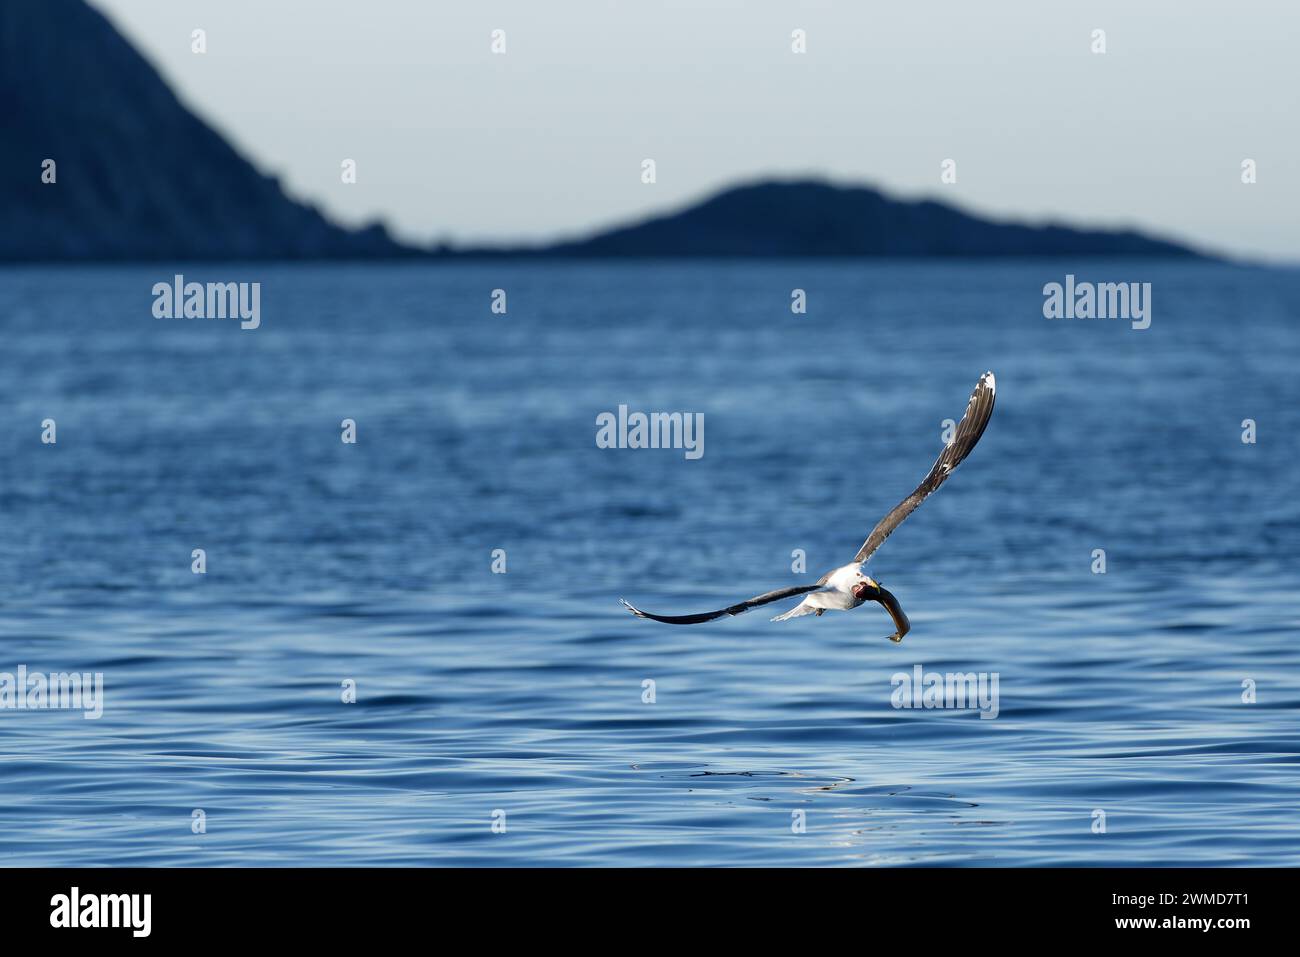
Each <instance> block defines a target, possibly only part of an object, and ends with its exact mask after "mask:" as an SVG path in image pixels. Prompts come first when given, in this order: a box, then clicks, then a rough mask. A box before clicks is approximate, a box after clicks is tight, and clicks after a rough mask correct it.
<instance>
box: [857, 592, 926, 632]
mask: <svg viewBox="0 0 1300 957" xmlns="http://www.w3.org/2000/svg"><path fill="white" fill-rule="evenodd" d="M853 597H854V598H856V599H858V600H859V601H874V602H878V603H879V604H880V605H881V607H883V608H884V609H885V611H887V612H889V617H890V618H892V619H893V620H894V628H895V629H896V630H895V631H894V633H893V634H892V635H890V636H889V640H890V641H902V640H903V636H904V635H905V634H907V633H908V632H909V631H911V630H912V623H911V622H910V621H908V620H907V615H906V614H904V613H903V606H902V605H900V604H899V603H898V599H897V598H895V597H894V595H893V592H891V591H889V590H888V589H886V588H882V587H881V586H880V584H879V583H878V582H873V581H871V580H870V579H868V580H866V581H864V582H858V583H857V584H856V585H854V586H853Z"/></svg>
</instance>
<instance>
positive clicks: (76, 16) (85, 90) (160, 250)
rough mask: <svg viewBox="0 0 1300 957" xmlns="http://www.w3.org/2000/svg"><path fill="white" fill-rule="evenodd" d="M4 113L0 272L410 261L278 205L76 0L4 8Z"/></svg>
mask: <svg viewBox="0 0 1300 957" xmlns="http://www.w3.org/2000/svg"><path fill="white" fill-rule="evenodd" d="M0 104H3V107H0V109H3V112H4V118H3V120H2V121H0V128H2V129H3V148H0V209H2V210H3V218H2V219H0V260H70V259H77V260H83V259H93V260H127V259H143V260H157V259H167V260H175V259H261V258H283V259H298V258H317V257H320V258H329V257H343V256H395V255H401V254H403V253H405V252H407V250H405V248H404V247H402V246H400V245H398V244H397V243H395V242H393V240H391V239H390V238H389V237H388V234H387V233H386V232H385V231H384V229H383V228H382V227H380V226H375V227H371V228H369V229H366V230H361V231H349V230H346V229H342V228H340V227H338V226H336V225H334V224H332V223H330V222H329V221H328V220H326V219H325V218H324V217H323V216H321V214H320V213H319V212H318V211H317V210H315V209H313V208H312V207H310V206H306V205H303V204H301V203H296V202H293V201H292V200H290V199H288V198H287V197H286V196H285V195H284V192H283V191H282V190H281V189H280V186H279V184H278V183H277V182H276V181H275V180H274V179H272V178H270V177H267V176H264V175H262V174H261V173H259V172H258V171H257V170H256V169H254V168H253V166H252V165H251V164H250V163H248V161H246V160H245V159H244V158H243V157H241V156H240V155H239V154H238V153H236V152H235V150H234V149H232V148H231V146H230V145H229V144H228V143H226V141H225V140H224V139H222V137H221V136H220V135H219V134H218V133H216V132H215V131H214V130H213V129H212V128H211V127H210V126H208V125H207V124H206V123H204V122H203V121H202V120H200V119H198V118H197V117H196V116H194V114H192V113H191V112H189V110H187V109H186V108H185V107H184V106H183V105H181V103H180V102H179V101H178V100H177V99H176V97H175V96H174V95H173V94H172V92H171V90H170V89H168V87H167V85H166V83H164V82H163V80H162V78H161V77H160V76H159V75H158V73H157V71H156V70H154V68H153V67H152V66H151V65H150V64H149V63H148V62H147V61H146V60H145V59H144V58H143V57H142V56H140V54H138V53H137V52H136V51H135V50H134V49H133V48H132V47H131V45H130V44H129V43H127V41H126V40H125V39H124V38H123V37H122V35H121V34H120V33H118V32H117V30H116V29H115V28H114V27H113V26H112V24H110V23H109V22H108V21H107V20H106V19H105V18H104V17H103V16H102V15H101V14H100V13H99V12H98V11H96V10H94V9H92V8H91V7H89V6H87V5H86V4H85V3H84V2H83V0H4V2H0ZM46 159H52V160H54V161H55V163H56V164H57V166H56V167H55V170H56V176H57V179H56V182H55V183H54V184H52V185H50V184H45V183H42V182H41V172H42V163H43V162H44V161H45V160H46Z"/></svg>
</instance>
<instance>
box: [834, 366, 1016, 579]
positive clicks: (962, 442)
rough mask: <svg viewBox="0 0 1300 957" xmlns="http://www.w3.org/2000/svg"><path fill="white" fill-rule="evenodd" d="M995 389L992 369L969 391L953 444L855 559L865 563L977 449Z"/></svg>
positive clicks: (863, 546)
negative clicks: (972, 451) (972, 390)
mask: <svg viewBox="0 0 1300 957" xmlns="http://www.w3.org/2000/svg"><path fill="white" fill-rule="evenodd" d="M996 388H997V383H996V381H995V380H994V378H993V373H992V372H986V373H984V374H983V375H982V376H980V381H979V382H978V383H977V384H976V386H975V391H974V392H972V393H971V394H970V401H969V402H968V403H966V413H965V414H964V415H963V416H962V417H961V421H960V422H958V423H957V432H956V434H954V435H953V437H952V443H951V444H950V445H948V446H947V447H946V448H944V450H943V452H942V453H940V455H939V459H938V461H937V462H935V463H934V468H932V469H930V474H929V475H927V476H926V477H925V478H924V479H923V480H922V481H921V484H920V485H918V486H917V487H916V490H915V491H913V492H912V494H911V495H909V496H907V498H905V499H903V500H902V501H901V502H899V503H898V504H897V505H895V506H894V508H893V510H891V511H890V513H889V514H888V515H886V516H885V517H884V518H882V519H881V520H880V522H879V523H878V524H877V525H876V527H875V528H874V529H872V532H871V534H870V535H869V536H867V540H866V541H865V542H863V544H862V547H861V548H860V549H858V554H857V555H856V556H855V557H854V559H853V560H854V561H855V562H865V561H866V560H867V559H868V558H870V557H871V553H872V552H874V551H875V550H876V549H877V548H879V547H880V543H881V542H883V541H884V540H885V539H886V538H888V537H889V533H890V532H892V531H893V530H894V529H896V528H898V526H899V525H901V524H902V523H903V519H905V518H907V516H909V515H911V514H912V513H913V512H914V511H916V507H917V506H918V505H920V504H921V503H922V502H924V501H925V497H926V496H927V495H929V494H930V493H931V492H933V491H934V490H935V489H937V488H938V487H939V486H940V485H942V484H943V483H944V481H945V480H946V479H947V478H948V476H949V475H951V474H952V470H953V469H955V468H956V467H957V466H958V464H960V462H961V460H962V459H964V458H965V457H966V456H968V455H970V450H971V449H973V448H975V443H976V442H978V441H979V440H980V436H981V435H983V434H984V427H985V426H986V425H988V424H989V416H991V415H992V414H993V395H994V392H995V390H996Z"/></svg>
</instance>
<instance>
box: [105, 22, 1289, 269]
mask: <svg viewBox="0 0 1300 957" xmlns="http://www.w3.org/2000/svg"><path fill="white" fill-rule="evenodd" d="M93 2H94V5H95V6H97V7H98V8H100V9H101V10H103V11H104V12H106V13H108V14H109V15H110V16H111V18H112V19H113V20H114V22H115V23H116V24H117V25H118V26H119V28H121V29H122V30H123V31H124V32H125V33H126V34H127V36H128V37H129V38H130V39H132V40H133V42H135V43H136V45H137V46H139V47H141V48H142V49H143V50H144V52H145V53H146V55H148V56H149V58H150V59H151V60H152V61H153V63H154V64H155V65H156V66H158V67H159V68H160V69H161V70H162V72H163V74H164V76H165V77H167V78H168V79H169V80H170V81H171V82H172V83H173V85H174V86H175V87H176V88H177V90H178V92H179V93H180V95H181V97H182V99H183V100H184V101H185V102H186V103H187V104H189V105H190V106H191V107H192V108H195V109H196V110H197V111H198V112H199V113H200V114H201V115H202V116H203V117H204V118H205V119H207V120H208V121H209V122H211V123H213V124H214V125H215V126H216V127H217V128H218V129H219V130H221V131H222V132H223V133H225V134H226V135H228V136H229V137H230V138H231V139H232V140H233V141H234V143H235V145H236V146H237V147H238V148H239V149H240V150H241V151H242V152H244V153H245V155H247V156H248V157H249V158H250V159H252V160H253V161H254V162H255V163H256V164H257V165H258V166H259V167H260V168H261V169H263V170H264V171H266V172H269V173H273V174H275V175H278V176H280V177H281V178H282V181H283V182H284V183H285V185H286V187H287V188H288V189H289V191H290V192H291V193H292V194H293V195H295V196H297V197H300V198H306V199H310V200H312V201H314V202H316V203H318V204H320V205H321V206H322V207H324V208H325V209H326V210H327V211H328V212H329V213H330V214H332V215H333V216H334V217H335V218H337V219H339V220H341V221H344V222H347V223H359V222H362V221H365V220H369V219H373V218H382V219H384V220H385V221H386V222H388V224H389V225H390V226H391V227H392V228H393V229H394V230H395V231H396V232H397V233H398V234H399V235H401V236H404V237H407V238H413V239H417V240H421V241H427V240H430V239H433V238H437V237H450V238H454V239H456V240H458V241H464V240H483V239H489V240H491V239H495V240H505V239H519V238H542V237H550V236H555V235H562V234H574V233H581V232H584V231H587V230H589V229H591V228H593V227H596V226H600V225H606V224H610V223H613V222H620V221H624V220H627V219H629V218H636V217H638V216H640V215H643V214H645V213H648V212H652V211H661V210H666V209H670V208H673V207H676V206H680V205H682V204H684V203H687V202H689V201H691V200H694V199H696V198H698V197H700V196H702V195H704V194H706V193H708V192H710V191H712V190H714V189H716V188H719V187H721V186H724V185H727V184H730V183H733V182H735V181H737V180H742V179H752V178H755V177H758V176H766V175H782V176H789V175H799V174H808V173H814V174H820V175H825V176H828V177H830V178H833V179H836V180H840V181H864V182H870V183H874V184H876V185H879V186H882V187H884V188H886V189H887V190H890V191H892V192H894V193H896V194H900V195H906V196H918V195H925V194H929V195H933V196H936V197H940V198H945V199H949V200H951V201H953V202H956V203H959V204H961V205H963V206H966V207H967V208H970V209H972V210H975V211H979V212H985V213H991V214H994V215H997V216H1008V217H1009V216H1016V217H1026V218H1031V219H1042V218H1046V217H1060V218H1066V219H1068V220H1071V221H1075V222H1079V223H1086V224H1104V225H1114V224H1132V225H1138V226H1141V227H1145V228H1147V229H1151V230H1155V231H1158V232H1161V233H1167V234H1171V235H1173V236H1175V237H1180V238H1186V239H1190V240H1194V241H1196V242H1198V243H1200V244H1203V245H1205V246H1207V247H1211V248H1215V249H1221V250H1226V251H1230V252H1237V253H1254V254H1261V255H1265V256H1267V257H1269V258H1284V259H1291V260H1300V110H1297V105H1298V100H1300V82H1298V79H1300V68H1298V67H1297V66H1296V55H1295V52H1294V44H1295V40H1296V37H1297V36H1300V4H1297V3H1295V2H1293V0H1232V2H1227V0H1220V2H1216V3H1211V2H1198V0H1177V2H1175V0H1125V2H1096V0H1091V2H1069V0H999V2H993V3H975V2H971V0H931V2H926V0H907V2H896V3H867V2H864V0H855V2H848V0H842V2H802V3H794V2H739V0H733V2H726V0H653V2H646V3H635V2H633V0H552V2H542V0H355V2H354V0H311V2H308V0H184V2H178V0H93ZM199 27H201V28H203V29H204V30H206V31H207V43H208V51H207V53H206V54H204V55H201V56H200V55H195V54H194V53H192V52H191V51H190V42H191V41H190V34H191V31H192V30H194V29H195V28H199ZM796 28H798V29H802V30H805V31H806V33H807V48H808V52H807V53H806V54H803V55H796V54H794V53H792V52H791V48H790V45H791V31H793V30H795V29H796ZM495 29H501V30H504V31H505V35H506V51H507V52H506V53H505V54H504V55H494V54H493V53H492V52H491V50H490V42H491V33H492V31H493V30H495ZM1094 29H1103V30H1105V39H1106V53H1105V54H1100V55H1099V54H1094V53H1092V52H1091V49H1090V47H1091V44H1092V31H1093V30H1094ZM647 157H649V158H653V159H654V160H655V161H656V164H657V174H658V181H657V182H656V183H655V184H654V185H644V184H643V183H642V182H641V177H640V173H641V161H642V160H643V159H645V158H647ZM950 157H951V158H953V159H955V160H956V161H957V182H956V184H954V185H941V183H940V180H939V175H940V164H941V162H942V161H943V160H944V159H946V158H950ZM344 158H352V159H355V160H356V161H357V163H358V182H357V184H355V185H344V184H343V183H341V182H340V175H339V173H340V165H339V164H340V163H341V162H342V160H343V159H344ZM1246 158H1250V159H1253V160H1255V161H1256V163H1257V164H1258V182H1257V183H1256V184H1254V185H1250V186H1246V185H1243V184H1242V182H1241V163H1242V160H1243V159H1246Z"/></svg>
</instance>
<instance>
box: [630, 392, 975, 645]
mask: <svg viewBox="0 0 1300 957" xmlns="http://www.w3.org/2000/svg"><path fill="white" fill-rule="evenodd" d="M996 390H997V382H996V380H995V379H994V378H993V373H992V372H985V373H984V374H983V375H982V376H980V380H979V382H978V383H976V385H975V391H974V392H972V393H971V394H970V401H969V402H967V403H966V411H965V413H963V414H962V417H961V421H960V422H958V423H957V429H956V431H955V432H954V433H953V437H952V441H951V442H949V443H948V444H947V445H946V446H944V449H943V451H942V452H940V453H939V458H938V460H937V461H936V462H935V463H934V467H933V468H931V469H930V472H929V474H927V475H926V477H925V478H924V479H922V480H921V484H920V485H918V486H917V487H916V488H915V489H914V490H913V491H912V494H911V495H909V496H907V498H905V499H903V500H902V501H901V502H899V503H898V504H897V505H895V506H894V507H893V508H892V509H891V510H890V512H889V514H888V515H886V516H885V517H884V518H882V519H881V520H880V521H879V522H878V523H877V524H876V527H875V528H874V529H872V531H871V534H870V535H868V536H867V540H866V541H865V542H864V543H863V544H862V547H861V548H860V549H858V553H857V554H856V555H855V556H853V561H851V562H849V563H848V564H847V565H841V566H840V567H839V568H835V569H832V570H831V571H829V572H827V573H826V574H825V575H823V576H822V577H821V578H820V579H818V580H817V583H816V584H814V585H795V586H793V587H791V588H778V589H777V590H776V591H770V592H767V593H766V594H763V595H757V596H755V597H753V598H750V599H748V600H747V601H742V602H740V603H739V604H736V605H730V606H729V607H727V608H720V609H718V610H717V611H706V612H702V613H700V614H698V615H653V614H651V613H650V612H648V611H642V610H641V609H640V608H636V607H634V606H633V605H631V604H630V603H629V602H627V601H626V600H625V599H622V598H620V599H619V601H621V602H623V605H624V606H625V607H626V608H627V610H628V611H630V612H631V613H632V614H634V615H636V616H637V617H638V618H649V619H650V620H652V621H662V622H666V623H668V624H670V625H698V624H701V623H702V622H706V621H714V620H716V619H718V618H723V617H726V616H728V615H730V616H733V617H734V616H735V615H743V614H744V613H745V612H747V611H749V609H751V608H758V607H759V606H760V605H768V604H771V603H772V602H774V601H781V600H782V599H783V598H793V597H794V596H796V595H803V596H804V599H803V601H801V602H800V603H799V604H798V605H796V606H795V607H793V608H791V609H790V610H789V611H787V612H786V613H785V614H784V615H777V616H776V617H775V618H773V619H772V621H786V620H788V619H790V618H799V617H801V616H803V615H822V614H824V613H825V612H827V611H830V610H835V611H849V610H851V609H853V608H857V607H858V606H859V605H861V604H862V603H863V602H867V601H874V602H877V603H879V604H880V605H881V607H883V608H884V609H885V610H886V611H887V612H889V617H890V618H892V619H893V621H894V628H895V631H894V633H893V634H892V635H890V636H889V640H890V641H902V640H903V636H904V635H905V634H907V633H908V632H909V631H911V630H912V624H911V622H909V621H908V620H907V615H905V614H904V613H903V607H902V605H900V604H899V603H898V599H897V598H895V597H894V596H893V594H891V593H890V592H889V591H888V590H887V589H885V588H883V587H881V584H880V582H878V581H875V580H873V579H872V578H870V577H868V576H867V575H864V574H863V572H862V566H863V565H864V564H866V561H867V559H869V558H870V557H871V556H872V554H873V553H874V552H875V551H876V549H877V548H879V547H880V545H881V543H882V542H884V540H885V539H886V538H888V537H889V535H890V533H891V532H893V530H894V529H896V528H898V526H899V525H901V524H902V523H903V519H905V518H907V516H909V515H911V514H912V513H913V512H914V511H916V508H917V506H918V505H920V504H921V503H922V502H924V501H925V500H926V498H927V497H928V496H929V495H930V493H931V492H933V491H934V490H935V489H937V488H938V487H939V486H940V485H942V484H943V483H944V482H945V481H947V479H948V476H949V475H951V474H952V472H953V469H955V468H956V467H957V466H958V465H960V464H961V462H962V460H963V459H965V458H966V456H968V455H970V452H971V449H973V448H975V443H976V442H978V441H979V440H980V436H981V435H983V434H984V428H985V426H987V425H988V424H989V418H990V417H991V416H992V415H993V399H994V394H995V392H996Z"/></svg>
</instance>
